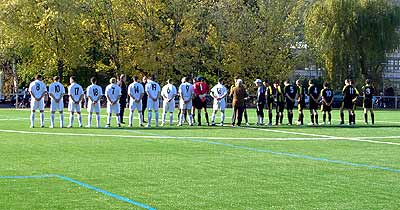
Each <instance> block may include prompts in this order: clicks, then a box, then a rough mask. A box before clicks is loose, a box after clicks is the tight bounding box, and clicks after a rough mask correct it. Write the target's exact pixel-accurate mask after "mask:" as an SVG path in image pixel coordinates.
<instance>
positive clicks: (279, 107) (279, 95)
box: [274, 81, 285, 125]
mask: <svg viewBox="0 0 400 210" xmlns="http://www.w3.org/2000/svg"><path fill="white" fill-rule="evenodd" d="M274 88H275V89H274V95H275V101H276V117H275V125H281V124H282V121H283V110H284V109H285V100H284V95H283V91H282V89H281V85H280V82H279V81H276V82H275V83H274Z"/></svg>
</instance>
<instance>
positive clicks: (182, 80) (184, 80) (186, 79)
mask: <svg viewBox="0 0 400 210" xmlns="http://www.w3.org/2000/svg"><path fill="white" fill-rule="evenodd" d="M188 81H189V78H187V77H182V79H181V82H182V83H185V82H188Z"/></svg>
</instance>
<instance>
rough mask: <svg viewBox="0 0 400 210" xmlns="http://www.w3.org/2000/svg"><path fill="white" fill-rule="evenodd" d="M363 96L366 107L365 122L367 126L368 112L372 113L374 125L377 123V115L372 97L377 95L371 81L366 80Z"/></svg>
mask: <svg viewBox="0 0 400 210" xmlns="http://www.w3.org/2000/svg"><path fill="white" fill-rule="evenodd" d="M362 94H363V96H364V100H363V107H364V120H365V124H368V111H369V112H370V113H371V121H372V125H373V124H374V123H375V115H374V110H373V105H372V97H373V96H374V94H375V88H374V87H373V86H372V84H371V80H370V79H367V80H365V86H363V87H362Z"/></svg>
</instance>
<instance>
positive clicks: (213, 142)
mask: <svg viewBox="0 0 400 210" xmlns="http://www.w3.org/2000/svg"><path fill="white" fill-rule="evenodd" d="M178 140H182V141H192V142H200V143H207V144H213V145H220V146H226V147H231V148H236V149H245V150H249V151H255V152H263V153H269V154H273V155H283V156H288V157H294V158H302V159H308V160H315V161H323V162H328V163H336V164H342V165H349V166H355V167H366V168H369V169H380V170H384V171H390V172H395V173H400V169H394V168H389V167H384V166H375V165H368V164H362V163H352V162H347V161H342V160H331V159H327V158H318V157H312V156H308V155H299V154H294V153H287V152H275V151H272V150H267V149H257V148H253V147H246V146H238V145H234V144H227V143H222V142H217V141H207V140H200V139H197V140H196V139H191V140H186V139H178Z"/></svg>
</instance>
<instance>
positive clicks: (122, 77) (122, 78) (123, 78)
mask: <svg viewBox="0 0 400 210" xmlns="http://www.w3.org/2000/svg"><path fill="white" fill-rule="evenodd" d="M119 80H120V81H123V82H125V81H126V74H121V76H119Z"/></svg>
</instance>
